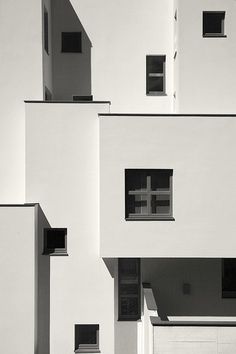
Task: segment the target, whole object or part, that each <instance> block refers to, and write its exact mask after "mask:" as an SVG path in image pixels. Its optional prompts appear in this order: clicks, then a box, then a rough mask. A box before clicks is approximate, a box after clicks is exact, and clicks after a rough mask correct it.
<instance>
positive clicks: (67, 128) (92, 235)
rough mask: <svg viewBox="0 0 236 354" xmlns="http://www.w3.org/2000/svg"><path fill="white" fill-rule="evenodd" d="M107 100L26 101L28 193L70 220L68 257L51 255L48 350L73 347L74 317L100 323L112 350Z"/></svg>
mask: <svg viewBox="0 0 236 354" xmlns="http://www.w3.org/2000/svg"><path fill="white" fill-rule="evenodd" d="M108 110H109V105H108V104H77V103H75V104H74V103H71V104H56V103H52V104H50V103H48V104H47V103H36V104H26V181H27V183H26V185H27V188H26V196H27V201H29V200H37V201H38V202H39V203H40V205H41V207H42V209H43V211H44V212H45V215H47V218H48V221H49V223H50V225H51V227H66V228H67V251H68V257H51V259H50V263H51V264H50V269H51V270H50V271H51V273H50V276H51V280H50V297H51V305H50V343H51V345H50V354H65V353H67V354H72V353H74V325H75V324H99V326H100V335H99V336H100V350H101V352H102V353H104V354H111V353H113V352H114V281H113V279H112V277H111V275H110V273H109V271H108V269H107V268H106V266H105V263H104V262H103V260H102V259H100V258H99V233H98V230H99V228H98V223H99V220H98V216H99V215H98V205H99V202H98V196H99V191H98V186H99V174H98V167H99V161H98V157H99V147H98V137H99V134H98V128H99V120H98V116H97V113H98V112H108Z"/></svg>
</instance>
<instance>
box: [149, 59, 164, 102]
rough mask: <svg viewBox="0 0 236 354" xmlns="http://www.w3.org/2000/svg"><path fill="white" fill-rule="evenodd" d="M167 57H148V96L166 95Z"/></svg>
mask: <svg viewBox="0 0 236 354" xmlns="http://www.w3.org/2000/svg"><path fill="white" fill-rule="evenodd" d="M165 66H166V57H165V55H147V56H146V94H147V95H151V96H155V95H161V94H162V95H163V94H165Z"/></svg>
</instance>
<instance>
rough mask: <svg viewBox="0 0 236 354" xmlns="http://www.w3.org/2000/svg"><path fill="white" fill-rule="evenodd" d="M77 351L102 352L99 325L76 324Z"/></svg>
mask: <svg viewBox="0 0 236 354" xmlns="http://www.w3.org/2000/svg"><path fill="white" fill-rule="evenodd" d="M74 351H75V353H100V350H99V325H98V324H76V325H75V350H74Z"/></svg>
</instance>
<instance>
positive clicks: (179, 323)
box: [150, 316, 236, 327]
mask: <svg viewBox="0 0 236 354" xmlns="http://www.w3.org/2000/svg"><path fill="white" fill-rule="evenodd" d="M150 319H151V323H152V325H153V326H164V327H182V326H184V327H236V322H235V321H162V320H160V318H159V317H154V316H151V317H150Z"/></svg>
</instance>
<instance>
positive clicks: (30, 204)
mask: <svg viewBox="0 0 236 354" xmlns="http://www.w3.org/2000/svg"><path fill="white" fill-rule="evenodd" d="M38 204H39V203H25V204H0V208H1V207H32V206H35V205H38Z"/></svg>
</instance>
